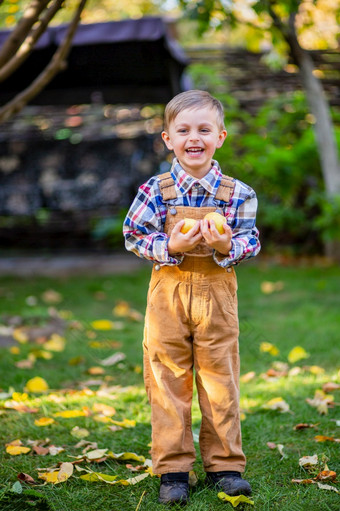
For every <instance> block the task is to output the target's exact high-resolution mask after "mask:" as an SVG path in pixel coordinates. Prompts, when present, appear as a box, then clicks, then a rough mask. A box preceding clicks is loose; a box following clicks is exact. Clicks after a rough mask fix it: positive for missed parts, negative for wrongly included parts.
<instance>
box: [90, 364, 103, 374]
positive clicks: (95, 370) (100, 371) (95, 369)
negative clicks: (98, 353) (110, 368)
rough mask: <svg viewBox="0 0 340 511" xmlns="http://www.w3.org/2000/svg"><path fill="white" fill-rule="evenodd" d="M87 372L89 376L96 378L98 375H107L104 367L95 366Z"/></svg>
mask: <svg viewBox="0 0 340 511" xmlns="http://www.w3.org/2000/svg"><path fill="white" fill-rule="evenodd" d="M87 372H88V373H89V374H92V376H96V375H98V374H105V369H104V368H103V367H99V366H94V367H89V369H88V370H87Z"/></svg>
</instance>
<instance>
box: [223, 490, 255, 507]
mask: <svg viewBox="0 0 340 511" xmlns="http://www.w3.org/2000/svg"><path fill="white" fill-rule="evenodd" d="M217 496H218V498H219V499H221V500H224V501H225V502H230V504H231V505H232V506H233V507H237V506H238V505H239V504H242V503H244V504H250V505H251V506H253V505H254V501H253V500H251V499H249V498H248V497H246V496H245V495H237V497H230V496H229V495H227V494H226V493H224V492H223V491H221V492H220V493H218V494H217Z"/></svg>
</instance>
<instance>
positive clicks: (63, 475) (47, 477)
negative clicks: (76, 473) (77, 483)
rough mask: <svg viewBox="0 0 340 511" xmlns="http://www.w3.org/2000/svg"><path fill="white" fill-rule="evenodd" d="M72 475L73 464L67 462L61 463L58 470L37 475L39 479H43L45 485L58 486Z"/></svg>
mask: <svg viewBox="0 0 340 511" xmlns="http://www.w3.org/2000/svg"><path fill="white" fill-rule="evenodd" d="M72 474H73V464H72V463H69V462H65V463H62V464H61V465H60V469H59V470H54V471H52V472H42V473H40V474H39V476H38V477H39V479H43V480H44V481H46V482H47V483H52V484H59V483H64V482H65V481H67V479H69V478H70V477H71V476H72Z"/></svg>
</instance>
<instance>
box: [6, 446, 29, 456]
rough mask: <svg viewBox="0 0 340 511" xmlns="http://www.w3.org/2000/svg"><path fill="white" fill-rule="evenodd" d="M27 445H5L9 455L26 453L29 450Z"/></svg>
mask: <svg viewBox="0 0 340 511" xmlns="http://www.w3.org/2000/svg"><path fill="white" fill-rule="evenodd" d="M30 450H31V449H30V448H29V447H24V446H23V445H8V446H7V447H6V452H7V453H8V454H10V455H11V456H18V454H27V453H28V452H30Z"/></svg>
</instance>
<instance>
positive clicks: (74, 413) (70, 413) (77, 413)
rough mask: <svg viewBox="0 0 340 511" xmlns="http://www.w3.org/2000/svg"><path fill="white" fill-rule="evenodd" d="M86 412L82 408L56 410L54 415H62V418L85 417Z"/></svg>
mask: <svg viewBox="0 0 340 511" xmlns="http://www.w3.org/2000/svg"><path fill="white" fill-rule="evenodd" d="M86 415H87V413H86V412H84V410H64V411H63V412H56V413H55V414H54V416H55V417H63V418H64V419H73V418H75V417H86Z"/></svg>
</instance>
